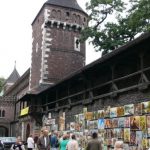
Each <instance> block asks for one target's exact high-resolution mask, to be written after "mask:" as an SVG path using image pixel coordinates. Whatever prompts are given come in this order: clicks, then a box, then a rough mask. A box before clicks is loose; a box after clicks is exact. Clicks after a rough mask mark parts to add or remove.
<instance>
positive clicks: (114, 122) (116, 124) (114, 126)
mask: <svg viewBox="0 0 150 150" xmlns="http://www.w3.org/2000/svg"><path fill="white" fill-rule="evenodd" d="M112 127H113V128H118V118H113V119H112Z"/></svg>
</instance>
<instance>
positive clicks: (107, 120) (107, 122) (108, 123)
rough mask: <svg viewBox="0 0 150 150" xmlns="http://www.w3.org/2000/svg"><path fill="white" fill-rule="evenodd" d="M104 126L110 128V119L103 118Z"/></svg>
mask: <svg viewBox="0 0 150 150" xmlns="http://www.w3.org/2000/svg"><path fill="white" fill-rule="evenodd" d="M105 128H112V120H111V119H105Z"/></svg>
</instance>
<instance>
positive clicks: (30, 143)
mask: <svg viewBox="0 0 150 150" xmlns="http://www.w3.org/2000/svg"><path fill="white" fill-rule="evenodd" d="M27 148H28V150H33V148H34V140H33V137H32V135H30V136H29V137H28V139H27Z"/></svg>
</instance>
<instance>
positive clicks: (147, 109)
mask: <svg viewBox="0 0 150 150" xmlns="http://www.w3.org/2000/svg"><path fill="white" fill-rule="evenodd" d="M142 112H143V113H150V101H149V102H143V103H142Z"/></svg>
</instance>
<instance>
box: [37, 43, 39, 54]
mask: <svg viewBox="0 0 150 150" xmlns="http://www.w3.org/2000/svg"><path fill="white" fill-rule="evenodd" d="M38 50H39V44H38V43H36V53H37V52H38Z"/></svg>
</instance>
